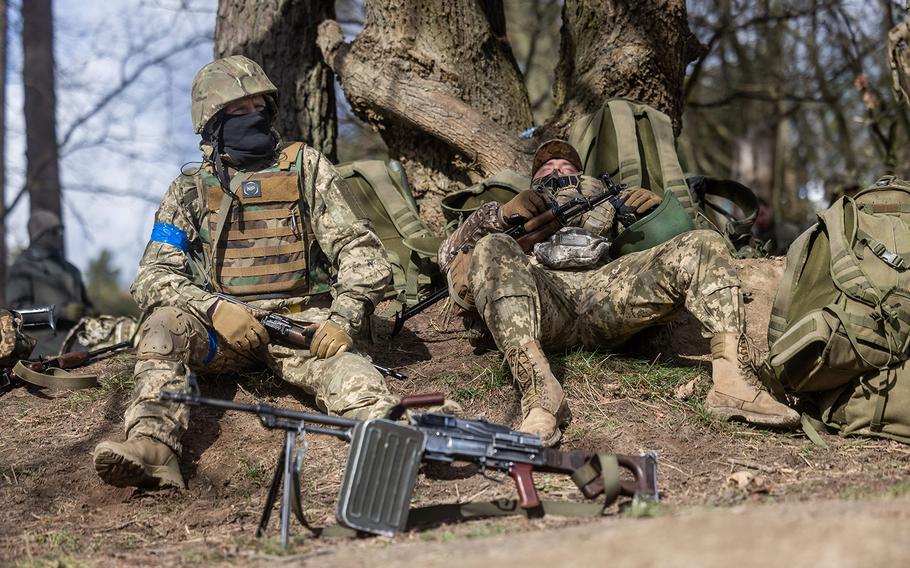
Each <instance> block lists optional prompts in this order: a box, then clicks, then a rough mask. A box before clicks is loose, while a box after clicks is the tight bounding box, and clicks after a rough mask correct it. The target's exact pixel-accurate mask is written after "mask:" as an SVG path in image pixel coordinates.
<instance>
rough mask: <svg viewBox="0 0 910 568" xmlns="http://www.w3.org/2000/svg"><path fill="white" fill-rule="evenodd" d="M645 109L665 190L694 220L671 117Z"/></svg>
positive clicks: (690, 197)
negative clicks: (674, 197)
mask: <svg viewBox="0 0 910 568" xmlns="http://www.w3.org/2000/svg"><path fill="white" fill-rule="evenodd" d="M643 109H644V111H645V115H646V116H647V117H648V121H649V122H650V123H651V132H653V134H654V142H655V143H656V145H657V156H658V159H659V160H660V171H661V173H662V175H663V182H664V188H663V189H664V191H665V192H666V191H669V192H670V193H672V194H673V195H674V196H676V199H677V201H679V204H680V205H682V207H683V209H685V210H686V213H688V214H689V217H692V218H693V219H694V218H695V205H694V203H693V202H692V194H691V193H689V185H688V184H687V183H686V176H685V174H683V171H682V166H681V165H680V164H679V155H678V154H677V153H676V137H675V136H673V124H672V123H671V122H670V117H669V116H667V115H666V114H664V113H662V112H660V111H658V110H657V109H654V108H651V107H649V106H647V105H643Z"/></svg>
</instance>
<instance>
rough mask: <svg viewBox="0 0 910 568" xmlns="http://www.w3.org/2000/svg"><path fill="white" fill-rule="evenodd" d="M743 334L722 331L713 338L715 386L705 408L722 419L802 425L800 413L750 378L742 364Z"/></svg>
mask: <svg viewBox="0 0 910 568" xmlns="http://www.w3.org/2000/svg"><path fill="white" fill-rule="evenodd" d="M739 337H740V336H739V334H738V333H718V334H717V335H715V336H714V337H712V338H711V356H712V357H713V359H714V361H713V363H712V365H713V371H712V375H711V378H712V380H713V381H714V386H712V387H711V390H709V391H708V396H707V398H705V409H706V410H707V411H708V412H709V413H710V414H711V415H713V416H716V417H717V418H720V419H722V420H732V419H735V418H739V419H742V420H745V421H746V422H748V423H749V424H757V425H760V426H770V427H774V428H793V427H795V426H798V425H799V413H797V412H796V411H795V410H793V409H792V408H790V407H788V406H786V405H784V404H781V403H779V402H777V401H776V400H774V398H773V397H772V396H771V395H770V394H768V393H767V392H765V391H763V390H759V389H757V388H755V387H753V386H752V385H750V384H749V383H748V382H746V378H745V377H744V376H743V373H742V370H741V369H740V366H739Z"/></svg>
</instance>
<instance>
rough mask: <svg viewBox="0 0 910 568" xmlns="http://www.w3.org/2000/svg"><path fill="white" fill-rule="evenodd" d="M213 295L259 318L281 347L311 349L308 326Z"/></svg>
mask: <svg viewBox="0 0 910 568" xmlns="http://www.w3.org/2000/svg"><path fill="white" fill-rule="evenodd" d="M213 295H214V296H217V297H218V298H220V299H222V300H224V301H225V302H230V303H232V304H237V305H238V306H243V307H244V308H246V309H247V310H249V311H250V313H252V314H253V315H254V316H256V317H258V318H259V323H261V324H262V327H264V328H265V330H266V331H267V332H269V338H270V339H271V340H272V341H274V342H276V343H278V344H280V345H284V346H285V347H291V348H294V349H309V348H310V341H312V339H313V333H314V330H313V329H312V328H311V327H309V326H308V325H301V324H299V323H297V322H295V321H294V320H292V319H291V318H286V317H284V316H282V315H280V314H276V313H272V312H270V311H268V310H263V309H262V308H259V307H256V306H254V305H253V304H248V303H246V302H244V301H242V300H238V299H237V298H235V297H233V296H228V295H227V294H222V293H220V292H214V293H213ZM373 367H375V368H376V370H377V371H379V372H380V373H382V374H383V375H384V376H386V377H392V378H393V379H398V380H400V381H406V380H408V376H407V375H405V374H404V373H400V372H398V371H396V370H394V369H389V368H388V367H383V366H381V365H377V364H375V363H374V364H373Z"/></svg>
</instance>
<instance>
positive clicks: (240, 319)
mask: <svg viewBox="0 0 910 568" xmlns="http://www.w3.org/2000/svg"><path fill="white" fill-rule="evenodd" d="M209 312H210V314H211V318H212V327H214V328H215V331H216V332H218V335H220V336H221V337H223V338H224V340H225V341H226V342H227V344H228V345H229V346H230V347H231V348H233V349H236V350H238V351H253V350H255V349H257V348H258V347H259V346H260V345H264V344H266V343H268V342H269V332H268V331H266V329H265V328H264V327H263V326H262V324H261V323H259V320H257V319H256V318H254V317H253V314H251V313H250V312H248V311H246V309H244V308H243V307H242V306H238V305H237V304H232V303H231V302H225V301H224V300H218V301H217V302H216V303H215V305H214V306H213V307H212V308H211V309H210V310H209Z"/></svg>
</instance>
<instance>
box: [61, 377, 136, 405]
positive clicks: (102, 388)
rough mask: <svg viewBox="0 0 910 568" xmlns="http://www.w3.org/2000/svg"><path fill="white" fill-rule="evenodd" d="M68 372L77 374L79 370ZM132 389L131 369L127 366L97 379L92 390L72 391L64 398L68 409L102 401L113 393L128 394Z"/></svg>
mask: <svg viewBox="0 0 910 568" xmlns="http://www.w3.org/2000/svg"><path fill="white" fill-rule="evenodd" d="M70 372H72V373H76V374H79V369H72V370H71V371H70ZM132 389H133V367H132V366H128V367H124V368H123V369H120V370H118V371H116V372H114V373H112V374H110V375H108V376H101V377H98V386H97V387H96V388H92V389H83V390H78V391H73V393H72V394H71V395H70V396H68V397H67V398H66V403H65V404H66V405H67V406H68V407H70V409H74V408H78V407H82V406H85V405H86V404H89V403H92V402H95V401H98V400H104V399H106V398H109V397H110V396H111V395H113V394H114V393H118V392H121V393H128V392H130V391H131V390H132Z"/></svg>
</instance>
